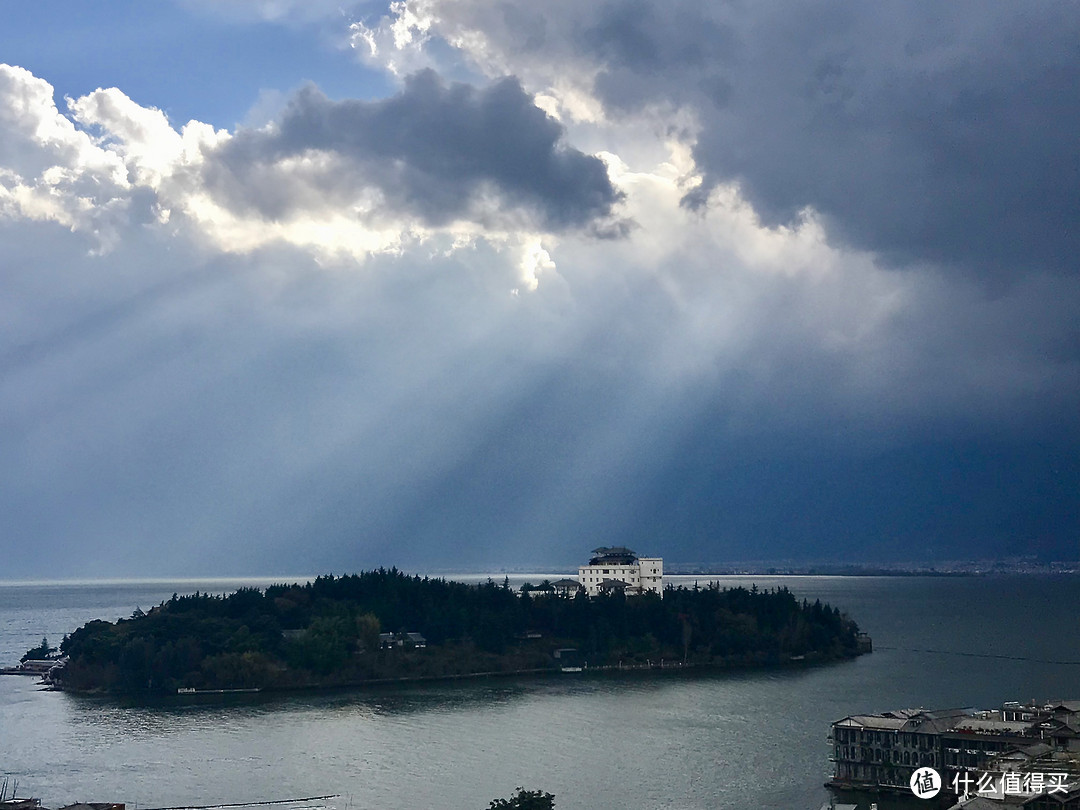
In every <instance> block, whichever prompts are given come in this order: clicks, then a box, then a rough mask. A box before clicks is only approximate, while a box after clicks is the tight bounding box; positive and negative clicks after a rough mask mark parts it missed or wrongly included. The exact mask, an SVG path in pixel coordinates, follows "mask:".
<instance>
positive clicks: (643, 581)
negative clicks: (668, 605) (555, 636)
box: [578, 546, 664, 596]
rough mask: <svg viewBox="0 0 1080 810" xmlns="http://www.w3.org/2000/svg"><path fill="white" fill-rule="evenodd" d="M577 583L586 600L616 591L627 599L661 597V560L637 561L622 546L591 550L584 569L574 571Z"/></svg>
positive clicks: (647, 559) (662, 570)
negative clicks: (642, 596) (654, 595)
mask: <svg viewBox="0 0 1080 810" xmlns="http://www.w3.org/2000/svg"><path fill="white" fill-rule="evenodd" d="M578 583H579V584H580V585H581V587H582V588H584V589H585V592H586V593H587V594H588V595H589V596H597V595H599V594H601V593H611V592H612V591H616V590H620V591H622V592H623V593H625V594H626V595H627V596H631V595H638V594H643V593H649V592H650V591H651V592H652V593H656V594H659V595H661V596H663V593H664V560H663V558H661V557H638V556H637V554H636V553H635V552H633V551H631V550H630V549H628V548H624V547H623V546H612V547H601V548H595V549H593V552H592V557H591V558H590V559H589V564H588V565H583V566H581V567H580V568H578Z"/></svg>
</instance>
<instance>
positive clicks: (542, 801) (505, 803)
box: [488, 787, 555, 810]
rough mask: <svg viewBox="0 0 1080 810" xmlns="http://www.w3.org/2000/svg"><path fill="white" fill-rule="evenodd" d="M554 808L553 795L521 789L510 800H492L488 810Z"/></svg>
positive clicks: (540, 809) (547, 809) (548, 809)
mask: <svg viewBox="0 0 1080 810" xmlns="http://www.w3.org/2000/svg"><path fill="white" fill-rule="evenodd" d="M554 807H555V796H554V795H553V794H551V793H545V792H544V791H542V790H526V789H525V788H523V787H519V788H518V789H517V791H516V792H515V793H514V795H513V796H511V797H510V798H509V799H492V800H491V804H489V805H488V810H552V808H554Z"/></svg>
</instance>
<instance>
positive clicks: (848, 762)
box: [829, 701, 1080, 793]
mask: <svg viewBox="0 0 1080 810" xmlns="http://www.w3.org/2000/svg"><path fill="white" fill-rule="evenodd" d="M1078 729H1080V702H1078V701H1061V702H1058V703H1044V704H1036V703H1034V702H1031V703H1027V704H1020V703H1006V704H1004V705H1003V706H1002V707H1001V708H1000V709H994V710H989V711H976V710H974V709H938V710H934V711H927V710H925V709H900V710H897V711H889V712H882V713H880V714H864V715H851V716H849V717H845V718H844V719H842V720H837V721H836V722H835V723H833V724H832V737H831V741H832V747H833V750H832V756H831V757H830V758H831V759H832V761H833V778H832V781H831V782H830V783H829V785H830V786H831V787H840V788H869V789H886V790H896V791H899V792H901V793H907V792H908V791H909V785H910V780H911V775H912V773H914V772H915V771H916V770H917V769H918V768H921V767H924V766H929V767H931V768H934V769H935V770H936V771H938V772H939V773H940V774H941V775H942V779H943V782H944V783H945V785H950V784H952V781H953V777H954V776H957V775H958V774H961V773H963V772H972V771H995V772H997V771H1002V770H1005V769H1012V770H1016V769H1019V768H1018V767H1017V766H1018V765H1020V764H1022V763H1023V762H1029V761H1033V760H1034V759H1036V758H1041V757H1045V756H1048V755H1050V756H1054V757H1056V759H1057V761H1058V762H1059V763H1060V762H1061V761H1062V758H1066V759H1068V760H1072V759H1073V758H1074V757H1075V754H1074V752H1080V730H1078ZM1058 769H1059V770H1072V769H1071V768H1069V769H1066V768H1063V767H1061V766H1060V765H1059V766H1058Z"/></svg>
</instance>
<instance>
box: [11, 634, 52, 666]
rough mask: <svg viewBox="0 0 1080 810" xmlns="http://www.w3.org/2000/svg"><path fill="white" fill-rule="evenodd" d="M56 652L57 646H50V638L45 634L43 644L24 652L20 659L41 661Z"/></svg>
mask: <svg viewBox="0 0 1080 810" xmlns="http://www.w3.org/2000/svg"><path fill="white" fill-rule="evenodd" d="M54 652H56V647H50V646H49V639H48V638H46V637H45V636H42V637H41V644H39V645H38V646H36V647H32V648H30V649H29V650H27V651H26V652H25V653H23V657H22V658H20V659H19V661H20V662H22V661H40V660H42V659H44V658H48V657H49V656H50V655H52V654H53V653H54Z"/></svg>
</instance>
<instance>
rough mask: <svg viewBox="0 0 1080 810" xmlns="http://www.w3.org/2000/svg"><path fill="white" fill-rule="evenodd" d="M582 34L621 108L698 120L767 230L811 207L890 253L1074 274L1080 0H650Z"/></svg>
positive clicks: (855, 239)
mask: <svg viewBox="0 0 1080 810" xmlns="http://www.w3.org/2000/svg"><path fill="white" fill-rule="evenodd" d="M583 14H585V15H586V19H585V20H584V21H583V20H580V19H579V20H576V21H574V22H573V23H570V24H574V25H576V26H577V28H578V29H579V30H580V33H579V34H576V35H573V34H571V36H573V37H574V40H575V42H576V47H577V48H578V49H581V50H583V51H585V52H586V53H588V54H591V57H592V58H593V59H595V60H596V61H597V63H598V65H599V67H600V71H599V73H598V75H597V78H596V82H595V88H596V91H597V93H598V95H599V96H600V98H601V99H602V100H603V102H604V104H605V105H606V106H607V107H608V108H609V109H610V110H611V111H612V112H615V113H617V112H618V111H619V110H622V111H627V110H632V109H637V108H640V107H642V106H644V105H654V104H657V103H666V102H668V101H674V102H677V103H685V104H690V105H692V106H693V107H694V108H695V109H697V110H698V112H699V115H700V120H701V123H702V130H701V132H700V137H699V139H698V142H697V144H696V146H695V150H694V151H695V157H696V159H697V161H698V163H699V166H700V167H701V168H702V169H703V170H704V171H705V173H706V180H707V182H706V185H705V188H706V189H707V188H708V187H710V186H711V185H712V184H715V183H717V182H722V181H729V180H737V181H738V182H739V183H740V184H741V187H742V189H743V193H744V194H745V195H746V196H747V197H748V199H749V200H750V201H751V202H752V203H753V204H754V205H755V207H756V209H757V210H758V211H759V213H761V214H762V215H763V217H764V218H765V219H766V221H768V222H770V223H777V222H786V221H790V220H791V219H792V218H793V217H795V216H796V215H797V213H798V212H799V211H800V209H802V208H804V207H805V206H813V207H814V208H815V209H817V210H818V211H820V212H822V213H823V214H825V215H826V216H827V217H828V218H829V224H830V229H831V231H832V232H833V233H834V234H835V235H838V236H839V237H841V238H842V239H844V240H846V241H848V242H849V243H851V244H853V245H855V246H858V247H862V248H869V249H872V250H874V251H877V252H878V253H879V254H880V255H881V256H883V257H884V258H885V259H886V260H887V261H890V262H894V263H899V264H906V263H912V262H923V261H929V262H934V263H941V264H946V265H951V266H958V267H963V268H966V269H968V270H973V271H975V272H978V273H983V274H991V275H994V276H998V277H1003V276H1009V275H1012V274H1016V273H1023V272H1026V271H1030V270H1039V271H1043V270H1048V271H1053V272H1074V271H1075V268H1076V267H1077V263H1076V261H1075V257H1076V255H1077V252H1078V248H1080V193H1078V189H1080V140H1078V138H1077V135H1076V133H1077V132H1080V48H1078V46H1077V43H1078V42H1080V9H1078V7H1077V6H1076V5H1075V4H1074V3H1054V2H1044V3H1026V4H1008V3H983V2H979V3H972V2H963V3H949V4H937V3H884V4H882V3H850V2H836V1H835V0H822V1H821V2H816V3H810V4H799V5H794V6H793V5H791V4H788V3H779V4H778V3H752V4H746V5H745V6H736V5H720V4H713V3H709V4H704V3H700V4H699V3H692V2H691V3H680V4H676V5H674V6H671V5H667V4H665V5H664V6H662V7H661V6H658V5H653V4H649V3H644V2H625V3H612V4H608V5H606V6H604V7H602V8H601V9H600V10H599V11H597V12H594V13H590V12H589V11H584V12H583Z"/></svg>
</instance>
